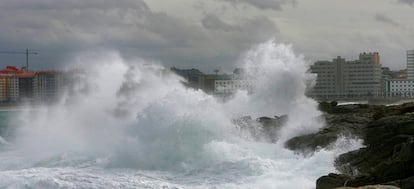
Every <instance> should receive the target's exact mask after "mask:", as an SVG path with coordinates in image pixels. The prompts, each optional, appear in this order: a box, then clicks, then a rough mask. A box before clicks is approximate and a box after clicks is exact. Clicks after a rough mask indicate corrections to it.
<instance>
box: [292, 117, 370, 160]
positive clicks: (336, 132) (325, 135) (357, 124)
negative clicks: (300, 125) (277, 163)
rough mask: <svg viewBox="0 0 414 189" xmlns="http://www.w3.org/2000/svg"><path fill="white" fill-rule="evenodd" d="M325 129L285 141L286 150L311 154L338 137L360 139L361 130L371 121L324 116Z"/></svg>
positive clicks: (364, 118)
mask: <svg viewBox="0 0 414 189" xmlns="http://www.w3.org/2000/svg"><path fill="white" fill-rule="evenodd" d="M324 118H325V120H326V125H327V126H326V127H325V128H323V129H321V130H320V131H319V132H317V133H312V134H307V135H302V136H297V137H294V138H291V139H289V140H288V141H286V143H285V146H286V147H287V148H288V149H291V150H294V151H297V152H302V153H305V154H308V153H312V152H314V151H315V150H317V149H320V148H325V147H327V146H329V145H331V144H332V143H334V142H335V141H336V140H337V139H338V137H340V136H348V137H362V135H363V132H362V131H363V128H365V127H366V125H367V124H368V123H369V122H370V121H371V120H372V119H371V118H368V117H362V116H360V115H353V114H346V115H325V116H324Z"/></svg>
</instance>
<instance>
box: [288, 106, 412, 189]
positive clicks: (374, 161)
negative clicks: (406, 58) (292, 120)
mask: <svg viewBox="0 0 414 189" xmlns="http://www.w3.org/2000/svg"><path fill="white" fill-rule="evenodd" d="M320 109H321V110H322V111H324V112H325V114H324V115H323V118H324V119H325V120H326V127H324V128H323V129H321V130H320V131H319V132H317V133H313V134H308V135H304V136H298V137H294V138H292V139H290V140H288V141H287V142H286V143H285V146H286V147H287V148H289V149H291V150H294V151H296V152H298V153H305V154H306V153H310V152H314V151H315V150H318V149H320V148H324V147H327V146H328V145H330V144H331V143H333V142H335V141H336V140H337V139H338V137H340V136H346V137H357V138H361V139H363V140H364V145H365V147H363V148H360V149H359V150H356V151H351V152H348V153H345V154H342V155H340V156H339V157H337V159H336V161H335V167H336V168H337V170H338V171H339V174H336V173H330V174H328V175H326V176H322V177H320V178H319V179H318V180H317V181H316V188H317V189H330V188H337V187H342V188H345V187H362V186H366V187H367V185H377V186H375V187H368V188H403V189H408V188H414V103H406V104H402V105H395V106H382V105H367V104H356V105H343V106H337V105H336V103H321V104H320ZM379 184H381V185H379Z"/></svg>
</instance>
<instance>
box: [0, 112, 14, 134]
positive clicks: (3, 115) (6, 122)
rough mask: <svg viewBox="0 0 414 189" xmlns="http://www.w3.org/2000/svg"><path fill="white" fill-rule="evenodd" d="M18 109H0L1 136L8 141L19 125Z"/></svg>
mask: <svg viewBox="0 0 414 189" xmlns="http://www.w3.org/2000/svg"><path fill="white" fill-rule="evenodd" d="M16 117H17V111H15V110H0V136H1V137H2V138H3V139H4V140H6V141H8V140H11V139H12V137H13V135H14V131H15V129H16V127H17V123H16Z"/></svg>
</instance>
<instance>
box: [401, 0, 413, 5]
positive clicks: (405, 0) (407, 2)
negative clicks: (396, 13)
mask: <svg viewBox="0 0 414 189" xmlns="http://www.w3.org/2000/svg"><path fill="white" fill-rule="evenodd" d="M398 2H400V3H405V4H408V5H410V6H414V0H398Z"/></svg>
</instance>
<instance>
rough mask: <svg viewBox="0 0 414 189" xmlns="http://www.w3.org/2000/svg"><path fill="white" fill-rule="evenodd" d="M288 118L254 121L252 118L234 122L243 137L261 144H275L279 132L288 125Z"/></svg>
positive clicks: (280, 117)
mask: <svg viewBox="0 0 414 189" xmlns="http://www.w3.org/2000/svg"><path fill="white" fill-rule="evenodd" d="M286 121H287V116H286V115H283V116H275V117H274V118H270V117H260V118H257V119H256V120H253V119H252V118H251V117H250V116H245V117H241V118H239V119H235V120H233V123H235V125H237V127H238V129H239V131H240V134H241V135H242V137H245V138H248V139H252V140H255V141H260V142H269V143H275V142H276V141H277V139H278V138H279V135H278V133H279V130H280V128H281V127H282V126H283V125H284V124H285V123H286Z"/></svg>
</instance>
